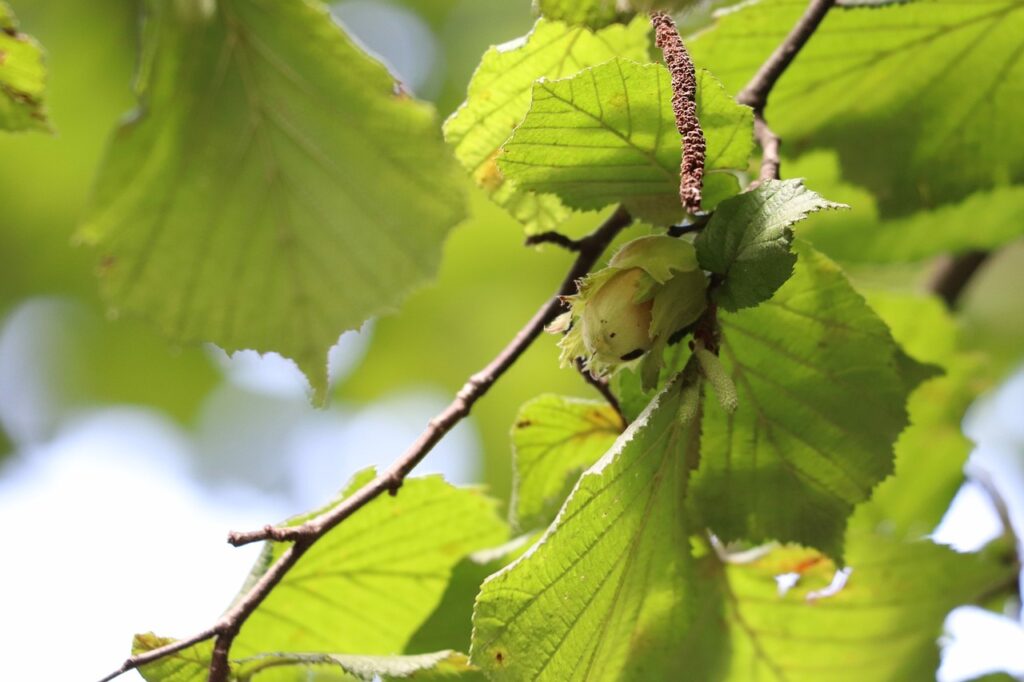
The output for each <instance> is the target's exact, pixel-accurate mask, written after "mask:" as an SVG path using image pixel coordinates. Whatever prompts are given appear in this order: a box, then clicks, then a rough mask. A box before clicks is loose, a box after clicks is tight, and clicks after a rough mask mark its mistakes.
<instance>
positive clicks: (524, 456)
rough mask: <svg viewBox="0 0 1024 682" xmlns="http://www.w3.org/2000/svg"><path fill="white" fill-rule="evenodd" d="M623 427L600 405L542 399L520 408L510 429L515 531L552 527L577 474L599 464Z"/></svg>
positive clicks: (608, 409) (575, 400) (600, 403)
mask: <svg viewBox="0 0 1024 682" xmlns="http://www.w3.org/2000/svg"><path fill="white" fill-rule="evenodd" d="M623 428H625V425H624V424H623V423H622V419H621V417H619V415H618V414H617V413H616V412H615V410H614V409H613V408H612V407H611V406H610V405H608V404H607V403H604V402H598V401H594V400H580V399H577V398H564V397H562V396H557V395H543V396H540V397H539V398H535V399H533V400H531V401H530V402H528V403H526V404H525V405H523V407H522V409H521V410H520V411H519V415H518V416H517V417H516V421H515V425H514V426H513V427H512V450H513V457H514V460H515V484H514V487H513V489H512V504H511V508H512V514H513V517H514V523H515V525H517V526H518V527H519V528H522V529H528V528H543V527H545V526H547V525H548V524H549V523H551V521H552V519H554V518H555V514H556V513H557V512H558V509H559V507H561V506H562V503H563V502H564V501H565V498H566V496H568V494H569V491H570V490H572V488H573V486H574V485H575V483H576V479H577V478H579V475H580V473H582V472H583V471H584V470H585V469H587V468H589V467H590V465H591V464H593V463H594V462H596V461H597V460H599V459H600V458H601V455H603V454H604V453H605V452H606V451H607V450H608V448H610V447H611V445H612V443H614V442H615V439H616V438H617V437H618V435H619V434H620V433H622V429H623Z"/></svg>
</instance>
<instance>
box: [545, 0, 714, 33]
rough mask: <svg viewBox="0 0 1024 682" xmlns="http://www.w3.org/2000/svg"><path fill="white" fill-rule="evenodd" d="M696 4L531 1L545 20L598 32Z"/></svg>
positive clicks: (686, 0) (675, 0) (682, 0)
mask: <svg viewBox="0 0 1024 682" xmlns="http://www.w3.org/2000/svg"><path fill="white" fill-rule="evenodd" d="M696 2H697V0H633V1H632V2H626V3H623V2H622V0H534V6H535V7H536V8H537V9H538V10H539V11H540V13H541V14H543V15H544V16H545V17H547V18H548V19H558V20H561V21H565V22H567V23H570V24H582V25H584V26H590V27H591V28H601V27H602V26H607V25H608V24H612V23H615V22H616V21H626V20H628V19H629V18H630V17H632V16H633V15H634V14H635V13H637V12H641V11H644V12H645V11H648V10H651V9H665V10H672V11H678V10H681V9H683V8H686V7H689V6H691V5H694V4H696Z"/></svg>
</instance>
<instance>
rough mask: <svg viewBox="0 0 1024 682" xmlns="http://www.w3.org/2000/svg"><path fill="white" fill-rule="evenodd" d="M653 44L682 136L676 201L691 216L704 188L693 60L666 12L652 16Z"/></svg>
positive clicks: (701, 138)
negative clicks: (664, 70) (667, 75)
mask: <svg viewBox="0 0 1024 682" xmlns="http://www.w3.org/2000/svg"><path fill="white" fill-rule="evenodd" d="M650 16H651V25H652V26H653V27H654V44H655V45H657V46H658V47H659V48H661V53H662V55H663V57H664V59H665V66H667V67H668V71H669V73H670V74H672V111H673V113H674V114H675V117H676V128H678V129H679V134H680V135H681V136H682V146H683V149H682V152H683V155H682V161H681V162H680V166H679V200H680V201H681V202H682V204H683V208H684V209H686V212H687V213H689V214H691V215H696V214H697V213H700V200H701V188H702V187H703V184H704V157H705V153H706V151H707V145H706V143H705V141H704V131H702V130H701V129H700V121H699V120H698V119H697V74H696V72H695V71H694V68H693V60H692V59H690V54H689V53H688V52H687V51H686V46H685V45H683V39H682V38H681V37H680V36H679V30H678V29H676V22H675V21H673V20H672V17H671V16H669V15H668V14H667V13H665V12H651V15H650Z"/></svg>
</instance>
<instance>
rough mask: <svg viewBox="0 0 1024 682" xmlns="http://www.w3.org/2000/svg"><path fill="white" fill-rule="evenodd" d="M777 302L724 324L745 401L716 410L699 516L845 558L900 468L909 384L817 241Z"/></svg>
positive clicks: (700, 481)
mask: <svg viewBox="0 0 1024 682" xmlns="http://www.w3.org/2000/svg"><path fill="white" fill-rule="evenodd" d="M794 246H795V249H796V252H797V254H798V255H799V257H800V259H799V261H798V262H797V266H796V269H795V271H794V273H793V276H792V278H790V280H789V281H788V282H786V284H784V285H783V286H782V288H781V289H779V290H778V292H776V294H775V296H774V297H773V298H772V299H771V300H770V301H768V302H767V303H765V304H763V305H760V306H758V307H756V308H751V309H748V310H743V311H740V312H738V313H725V314H723V315H721V317H720V323H721V327H722V340H721V357H722V362H723V364H724V365H725V367H726V369H727V370H728V371H729V373H730V375H731V376H732V379H733V383H734V384H735V386H736V389H737V392H738V394H739V409H737V410H736V412H735V413H734V414H728V413H726V412H725V411H724V410H722V409H719V408H718V407H717V406H716V405H714V404H712V403H709V404H708V405H707V406H706V412H705V418H704V428H703V441H702V449H701V466H700V469H699V471H698V473H697V475H696V477H695V479H694V482H693V498H694V504H695V509H696V510H698V512H699V514H700V515H701V517H702V519H703V520H704V522H705V523H706V524H707V525H708V526H710V527H711V529H712V530H713V531H714V532H715V533H716V534H718V535H719V536H720V537H721V538H722V539H723V540H726V541H730V540H735V539H746V540H750V541H753V542H760V541H763V540H769V539H774V540H780V541H783V542H798V543H800V544H803V545H806V546H810V547H816V548H818V549H820V550H822V551H824V552H826V553H827V554H829V555H830V556H832V557H834V558H836V559H837V560H841V559H842V555H843V549H842V538H843V533H844V529H845V526H846V521H847V517H848V516H849V515H850V513H851V512H852V511H853V508H854V505H856V504H858V503H860V502H863V501H865V500H866V499H868V497H869V496H870V494H871V490H872V489H873V488H874V487H875V486H876V485H877V484H878V483H879V481H881V480H882V479H884V478H885V477H886V476H887V475H888V474H889V473H891V471H892V467H893V444H894V443H895V441H896V438H897V437H898V436H899V434H900V432H901V431H902V430H903V429H904V427H905V426H906V425H907V413H906V408H905V403H906V399H907V394H908V392H909V388H908V387H907V386H906V385H905V383H904V381H903V378H902V376H901V374H900V372H899V371H898V367H897V364H896V357H897V351H898V346H897V345H896V344H895V343H894V342H893V340H892V337H891V336H890V334H889V330H888V329H887V328H886V326H885V323H883V322H882V320H880V319H879V318H878V316H877V315H876V314H875V313H874V311H872V310H871V308H869V307H868V305H867V304H866V303H865V301H864V299H863V298H861V296H860V295H859V294H857V293H856V292H855V291H854V289H853V287H852V286H851V285H850V283H849V282H848V281H847V279H846V277H845V276H844V275H843V273H842V271H841V270H839V268H838V267H837V266H836V265H835V264H834V263H833V262H831V261H829V260H828V259H827V258H825V257H824V256H822V255H821V254H819V253H817V252H815V251H814V250H813V249H811V248H809V247H808V246H807V245H806V244H802V243H801V242H796V243H795V244H794Z"/></svg>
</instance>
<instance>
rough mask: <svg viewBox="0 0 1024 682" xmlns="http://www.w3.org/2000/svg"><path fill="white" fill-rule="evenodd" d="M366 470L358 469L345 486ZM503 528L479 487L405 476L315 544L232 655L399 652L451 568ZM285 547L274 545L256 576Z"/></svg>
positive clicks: (496, 538)
mask: <svg viewBox="0 0 1024 682" xmlns="http://www.w3.org/2000/svg"><path fill="white" fill-rule="evenodd" d="M371 475H372V471H370V472H366V473H364V474H361V475H360V476H358V477H356V479H354V480H353V483H352V484H351V486H350V488H349V493H348V494H351V492H354V491H355V490H356V489H357V487H358V486H359V484H361V483H365V482H366V480H367V479H368V477H369V476H371ZM303 518H304V517H303ZM301 520H302V519H301V518H300V519H296V522H298V521H301ZM507 532H508V531H507V529H506V527H505V525H504V524H503V523H502V522H501V521H500V520H499V519H498V517H497V515H496V513H495V504H494V502H493V501H491V500H489V499H487V498H486V497H484V496H483V495H481V494H480V493H479V492H477V491H475V490H469V489H457V488H453V487H451V486H450V485H448V484H447V483H445V482H444V481H443V480H442V479H441V478H440V477H439V476H428V477H425V478H418V479H413V480H410V481H408V482H407V483H406V484H405V485H403V486H402V491H401V493H400V494H399V495H397V496H395V497H390V496H384V497H381V498H378V499H376V500H374V501H373V502H372V503H370V504H369V505H367V506H366V508H365V509H362V510H360V512H359V513H358V514H356V515H354V516H352V517H351V518H349V519H347V520H346V521H345V523H343V524H341V525H339V526H338V527H337V528H335V529H334V530H332V531H330V532H329V533H328V534H327V535H325V536H324V537H323V538H322V539H321V540H320V541H319V542H317V544H316V545H314V546H313V548H312V549H310V550H309V551H308V553H307V554H306V555H305V556H304V557H303V558H302V559H301V560H300V561H299V562H298V563H297V564H296V565H295V567H294V568H293V569H292V570H291V571H289V572H288V575H287V576H285V577H284V578H283V579H282V581H281V583H280V584H279V585H278V586H277V587H276V588H275V589H274V591H273V592H272V593H271V594H270V596H269V597H267V599H266V600H265V601H264V602H263V603H262V604H261V605H260V607H259V608H258V609H257V610H256V611H255V612H254V613H253V615H252V616H251V617H250V618H249V620H248V622H247V623H246V626H245V628H244V629H243V630H242V633H241V634H240V635H239V637H238V638H237V639H236V640H235V644H234V648H233V650H232V651H233V655H234V656H235V657H244V656H252V655H257V654H263V653H267V652H299V653H304V652H310V651H327V652H346V653H349V652H350V653H360V654H392V653H397V652H400V651H402V650H403V648H404V646H405V644H406V642H407V641H408V639H409V638H410V637H411V636H412V634H413V633H414V632H415V631H416V629H417V628H418V627H419V626H420V624H421V623H422V622H423V620H424V619H425V618H426V617H427V616H428V615H429V614H430V612H431V611H432V610H433V609H434V608H435V607H436V606H437V604H438V602H439V600H440V599H441V595H442V594H443V593H444V591H445V588H446V586H447V584H448V580H449V578H450V576H451V571H452V569H453V568H454V566H455V565H456V564H457V563H458V562H459V561H460V560H461V559H462V558H463V557H465V556H466V555H468V554H469V553H471V552H473V551H476V550H479V549H483V548H485V547H493V546H495V545H497V544H499V543H501V542H503V541H504V540H505V539H506V538H507ZM283 551H284V547H283V546H281V545H277V544H274V545H271V546H270V547H269V549H268V552H267V553H268V555H269V556H268V557H266V558H265V559H264V560H263V561H261V562H260V563H258V564H257V567H256V568H255V569H254V572H253V578H254V579H255V578H256V577H258V576H259V575H261V574H262V572H263V571H264V570H265V568H266V565H267V562H268V561H270V560H272V559H273V558H276V557H277V556H278V555H280V553H281V552H283ZM295 614H301V617H299V618H298V619H296V616H295Z"/></svg>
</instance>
